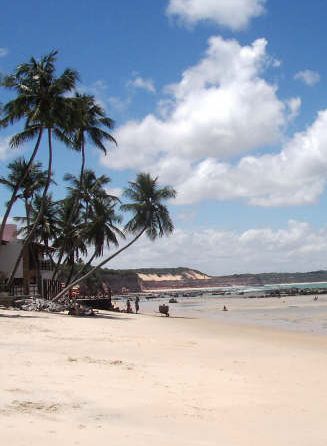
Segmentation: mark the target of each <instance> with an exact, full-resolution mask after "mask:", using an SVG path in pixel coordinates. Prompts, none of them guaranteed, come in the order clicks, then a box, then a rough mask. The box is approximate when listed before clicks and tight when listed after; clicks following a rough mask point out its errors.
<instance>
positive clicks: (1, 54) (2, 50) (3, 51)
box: [0, 48, 9, 57]
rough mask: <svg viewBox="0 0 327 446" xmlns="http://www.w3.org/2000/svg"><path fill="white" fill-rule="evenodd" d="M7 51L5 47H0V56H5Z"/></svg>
mask: <svg viewBox="0 0 327 446" xmlns="http://www.w3.org/2000/svg"><path fill="white" fill-rule="evenodd" d="M8 53H9V51H8V49H7V48H0V57H5V56H7V54H8Z"/></svg>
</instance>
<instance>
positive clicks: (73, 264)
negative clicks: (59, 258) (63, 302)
mask: <svg viewBox="0 0 327 446" xmlns="http://www.w3.org/2000/svg"><path fill="white" fill-rule="evenodd" d="M74 266H75V263H74V259H73V258H71V259H70V271H69V274H68V278H67V280H66V286H67V285H69V283H70V281H71V280H72V277H73V273H74Z"/></svg>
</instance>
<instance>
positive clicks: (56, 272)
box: [52, 139, 85, 280]
mask: <svg viewBox="0 0 327 446" xmlns="http://www.w3.org/2000/svg"><path fill="white" fill-rule="evenodd" d="M81 153H82V164H81V171H80V176H79V189H80V191H81V190H82V186H83V176H84V170H85V144H84V139H83V142H82V145H81ZM79 199H80V197H79V196H77V198H76V199H75V201H74V203H73V206H72V211H71V213H70V215H69V218H68V222H69V223H70V222H71V221H72V219H73V217H74V214H75V212H76V211H77V208H78V204H79ZM69 223H68V224H69ZM63 256H64V252H63V250H61V251H60V253H59V259H58V261H57V265H56V267H55V270H54V272H53V275H52V280H54V279H55V277H56V276H57V274H58V272H59V269H60V267H61V262H62V258H63Z"/></svg>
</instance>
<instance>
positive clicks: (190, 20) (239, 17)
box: [167, 0, 265, 30]
mask: <svg viewBox="0 0 327 446" xmlns="http://www.w3.org/2000/svg"><path fill="white" fill-rule="evenodd" d="M264 5H265V0H170V1H169V4H168V7H167V14H168V15H171V16H176V17H179V18H180V19H181V20H182V21H183V22H185V23H186V24H191V25H192V24H195V23H197V22H199V21H202V20H209V21H211V22H214V23H216V24H218V25H222V26H226V27H228V28H231V29H232V30H241V29H243V28H245V27H246V26H247V25H248V24H249V22H250V21H251V19H253V18H255V17H258V16H260V15H262V14H263V13H264Z"/></svg>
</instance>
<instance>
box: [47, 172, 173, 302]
mask: <svg viewBox="0 0 327 446" xmlns="http://www.w3.org/2000/svg"><path fill="white" fill-rule="evenodd" d="M124 195H125V196H126V197H127V198H129V199H131V200H132V202H131V203H128V204H125V205H122V206H121V208H122V210H123V211H128V212H130V213H131V214H132V218H131V219H130V220H129V222H128V223H127V224H126V225H125V230H126V231H128V232H130V233H132V234H133V235H134V238H133V239H132V240H131V241H130V242H129V243H127V244H126V245H125V246H123V247H122V248H121V249H119V250H118V251H116V252H115V253H114V254H112V255H110V256H109V257H107V258H105V259H104V260H103V261H102V262H100V263H99V264H98V265H97V266H95V267H93V268H91V269H90V270H89V271H88V272H87V273H86V274H84V275H82V276H81V277H79V278H78V279H76V280H74V281H73V282H71V283H70V284H69V285H68V286H66V287H65V288H64V289H63V290H62V291H61V292H60V293H58V294H57V295H56V296H55V298H54V300H58V299H59V298H61V297H62V296H64V295H65V294H66V293H67V292H68V291H69V289H70V288H72V287H73V286H76V285H78V284H79V283H80V282H81V281H83V280H85V279H87V278H88V277H89V276H91V275H92V274H93V273H94V272H95V271H96V270H98V269H99V268H101V267H102V266H103V265H105V264H106V263H108V262H109V261H110V260H112V259H113V258H115V257H116V256H118V255H119V254H121V253H122V252H123V251H125V250H126V249H127V248H129V247H130V246H131V245H132V244H133V243H135V242H136V241H137V240H138V239H139V238H140V237H141V236H142V235H143V234H144V233H146V235H147V236H148V237H149V238H150V240H155V239H156V238H157V237H163V236H165V235H169V234H170V233H172V232H173V230H174V225H173V222H172V220H171V218H170V215H169V211H168V209H167V207H166V206H165V205H164V204H163V202H165V201H167V200H169V199H172V198H174V197H175V196H176V192H175V190H174V189H173V188H172V187H170V186H166V187H160V186H159V184H158V178H153V177H151V175H149V174H147V173H140V174H138V175H137V178H136V181H135V182H130V183H129V187H128V188H127V189H126V190H125V192H124Z"/></svg>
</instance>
